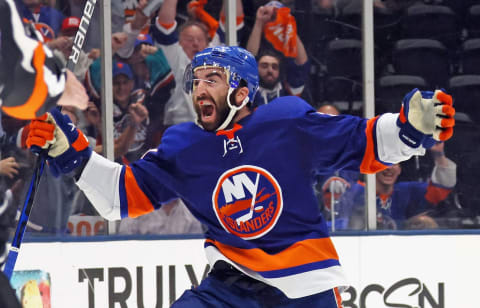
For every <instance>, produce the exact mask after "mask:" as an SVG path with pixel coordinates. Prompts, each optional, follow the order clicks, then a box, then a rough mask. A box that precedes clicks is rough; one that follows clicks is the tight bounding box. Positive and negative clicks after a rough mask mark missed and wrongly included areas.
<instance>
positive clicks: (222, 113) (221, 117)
mask: <svg viewBox="0 0 480 308" xmlns="http://www.w3.org/2000/svg"><path fill="white" fill-rule="evenodd" d="M210 99H211V100H212V101H213V102H214V104H215V108H216V109H217V115H218V121H217V122H216V123H215V128H214V129H212V130H210V129H207V128H206V127H205V125H204V123H203V122H202V111H201V109H200V107H198V106H197V105H194V108H195V112H196V114H197V122H198V123H199V124H200V125H202V127H203V128H204V129H205V130H207V131H215V130H216V129H217V128H218V127H220V125H222V124H223V122H225V120H226V119H227V117H228V114H229V112H230V108H229V107H228V105H225V106H224V107H225V108H221V107H220V105H219V104H217V101H215V100H214V99H213V98H212V97H210Z"/></svg>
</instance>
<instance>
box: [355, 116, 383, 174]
mask: <svg viewBox="0 0 480 308" xmlns="http://www.w3.org/2000/svg"><path fill="white" fill-rule="evenodd" d="M377 119H378V116H377V117H375V118H372V119H370V120H368V121H367V126H366V128H365V135H366V138H367V146H366V148H365V154H364V155H363V160H362V164H361V165H360V172H362V173H376V172H379V171H382V170H383V169H385V168H387V167H388V166H387V165H385V164H383V163H381V162H380V161H379V160H377V157H378V155H377V153H376V152H377V149H376V136H375V128H376V123H377Z"/></svg>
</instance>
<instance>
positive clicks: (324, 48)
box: [0, 0, 480, 234]
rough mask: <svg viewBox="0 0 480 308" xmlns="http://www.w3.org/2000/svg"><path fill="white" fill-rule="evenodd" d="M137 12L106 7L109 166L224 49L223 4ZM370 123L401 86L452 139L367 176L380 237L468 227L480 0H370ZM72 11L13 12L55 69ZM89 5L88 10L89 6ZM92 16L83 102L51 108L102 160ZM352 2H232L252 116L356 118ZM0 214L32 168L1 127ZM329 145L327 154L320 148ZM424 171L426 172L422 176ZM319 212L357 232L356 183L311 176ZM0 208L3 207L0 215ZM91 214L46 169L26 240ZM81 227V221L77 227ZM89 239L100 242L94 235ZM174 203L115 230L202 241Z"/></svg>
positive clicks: (28, 7)
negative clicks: (203, 59) (421, 98)
mask: <svg viewBox="0 0 480 308" xmlns="http://www.w3.org/2000/svg"><path fill="white" fill-rule="evenodd" d="M148 2H149V0H138V1H137V0H132V1H129V0H122V1H120V0H112V1H111V7H112V50H113V54H114V58H113V67H112V77H113V84H112V86H113V104H114V105H113V106H114V111H113V113H114V114H113V116H114V119H113V121H114V157H115V160H116V161H117V162H120V163H123V164H129V163H130V162H132V161H134V160H136V159H138V158H140V157H141V156H142V155H143V154H144V153H145V152H146V151H147V150H148V149H151V148H155V147H156V146H158V144H159V143H160V142H161V137H162V134H163V132H164V131H165V129H167V128H168V127H169V126H171V125H174V124H178V123H182V122H185V121H195V120H196V114H195V111H194V109H193V105H192V103H191V99H190V97H189V96H188V95H187V94H186V93H185V92H184V90H183V73H184V71H185V68H186V67H187V65H188V64H189V63H190V60H191V59H192V57H193V56H194V54H195V53H197V52H199V51H201V50H203V49H204V48H206V47H208V46H217V45H222V44H224V43H225V19H226V18H225V3H224V2H225V1H222V0H210V1H207V0H192V1H186V0H164V1H163V4H162V5H161V7H160V8H159V9H158V10H157V11H155V12H153V13H152V14H151V15H150V16H146V15H145V13H144V8H145V7H146V6H147V4H148ZM372 2H373V5H374V35H375V76H376V80H375V82H376V92H375V93H376V98H375V108H376V114H380V113H384V112H398V111H399V110H400V107H401V101H402V98H403V96H404V95H405V94H406V93H408V92H409V91H410V90H412V89H413V88H419V89H420V90H433V89H435V88H444V89H446V91H447V92H449V93H451V94H452V95H453V97H454V100H455V103H454V104H455V107H456V110H457V115H456V121H457V126H456V132H455V134H454V137H453V138H452V140H451V141H449V142H447V143H446V144H443V143H441V144H436V145H434V146H433V147H432V148H431V149H430V151H429V152H430V155H427V156H426V157H422V158H419V157H414V158H412V159H411V160H410V161H407V162H405V163H402V165H394V166H391V167H390V168H388V169H387V170H385V171H383V172H380V173H378V174H377V175H376V185H377V223H378V228H379V229H424V228H476V227H478V226H480V220H479V219H478V217H480V191H479V190H478V189H476V186H475V181H476V179H477V178H478V176H479V175H480V159H479V158H478V157H480V155H479V154H480V147H479V146H478V144H480V130H479V129H478V128H479V121H480V103H479V101H480V22H479V21H478V20H480V18H479V17H480V1H474V0H421V1H414V0H409V1H395V0H384V1H380V0H375V1H372ZM84 3H85V1H84V0H58V1H55V0H16V4H17V6H18V8H19V12H20V13H21V15H22V17H23V19H24V21H25V22H28V23H32V24H33V25H34V26H35V28H36V29H37V30H38V31H39V32H40V33H41V35H42V37H43V39H44V41H45V42H46V44H47V45H48V46H49V47H50V48H51V49H52V50H53V52H54V53H55V54H57V56H58V58H59V59H60V60H61V61H63V62H64V63H66V61H67V59H68V56H69V54H70V52H71V50H72V45H73V38H74V35H75V33H76V32H77V30H78V28H79V27H80V23H81V20H80V18H81V16H82V11H83V5H84ZM99 5H101V4H100V2H97V4H96V6H99ZM99 11H100V10H99V9H97V10H96V11H95V13H94V16H93V18H92V21H91V25H90V28H89V30H88V34H87V39H86V42H85V45H84V49H83V51H82V52H81V54H80V59H79V64H78V65H77V66H76V67H75V70H74V74H75V76H76V77H77V78H78V79H79V80H81V81H82V82H84V84H85V86H86V88H87V90H88V94H89V97H90V102H89V105H88V108H87V109H86V110H85V111H79V110H75V109H74V108H63V112H65V113H67V114H68V115H69V116H70V118H71V119H72V121H73V122H74V123H75V124H76V125H77V126H79V127H80V128H81V129H82V131H83V132H84V133H85V134H86V135H87V137H88V138H89V139H90V143H91V144H92V146H93V147H94V151H96V152H98V153H102V151H103V148H102V140H103V132H102V125H101V117H102V110H101V95H100V93H101V88H102V84H101V63H100V40H101V37H100V17H99ZM361 12H362V1H361V0H308V1H300V0H297V1H262V0H236V13H237V15H236V27H237V28H236V29H237V41H238V44H239V45H240V46H243V47H245V48H246V49H247V50H249V51H250V52H251V53H252V54H253V55H254V56H255V57H256V58H257V62H258V69H259V76H260V89H259V91H258V92H257V94H256V97H255V99H254V101H253V103H252V108H257V107H259V106H261V105H264V104H268V103H269V102H270V101H272V100H273V99H275V98H277V97H279V96H285V95H296V96H300V97H302V98H304V99H305V100H306V101H307V102H309V103H310V104H311V105H312V106H314V107H315V108H316V109H317V110H318V111H319V112H322V113H328V114H332V115H340V114H354V115H361V114H362V109H363V102H362V61H361V53H362V41H361V40H362V30H361ZM1 124H2V125H1V130H0V134H1V144H0V146H1V148H0V150H1V153H0V154H1V157H0V189H1V190H2V192H3V194H2V199H3V201H2V200H0V203H1V204H3V203H5V202H10V203H12V204H14V205H13V207H15V206H16V207H20V206H21V203H22V202H23V198H24V196H25V191H26V189H27V184H28V182H29V179H30V176H31V171H32V166H33V157H32V154H31V153H30V152H29V151H28V150H26V149H25V137H26V134H27V133H28V132H27V131H26V130H27V128H28V126H26V125H27V124H28V123H27V122H25V121H20V120H16V119H13V118H10V117H8V116H6V115H2V119H1ZM326 146H328V145H326ZM432 170H433V171H432ZM316 179H317V182H316V183H315V184H314V185H315V187H316V188H317V189H316V190H317V192H318V200H319V207H320V208H321V210H322V211H323V214H324V218H325V219H326V220H328V221H329V222H330V225H331V226H332V229H334V230H363V229H364V228H365V224H364V222H365V219H364V212H365V201H364V193H363V192H364V183H363V180H364V179H363V177H362V175H360V174H358V173H356V172H349V171H343V170H340V171H338V172H336V173H335V174H329V175H325V174H322V175H318V176H316ZM0 208H1V207H0ZM90 216H96V212H95V210H94V209H93V207H92V206H91V205H90V204H89V202H88V200H87V199H86V198H85V197H84V196H83V193H81V192H80V191H79V190H78V189H77V188H76V186H75V184H74V180H73V179H72V178H71V177H67V176H62V177H61V178H60V179H59V178H56V177H54V176H53V175H52V174H50V173H49V171H47V172H46V173H45V176H44V178H43V180H42V182H41V185H40V188H39V192H38V193H37V204H36V205H35V206H34V209H33V212H32V216H31V222H30V225H29V227H30V229H29V230H30V231H37V232H39V233H43V234H65V233H75V232H74V230H72V228H71V227H70V228H69V224H68V221H69V218H70V217H90ZM85 219H86V218H85ZM98 232H99V233H102V232H105V229H102V228H100V230H98ZM201 232H202V226H201V225H200V224H199V223H198V222H197V221H196V220H195V219H194V218H193V216H192V215H191V214H190V213H189V212H188V210H186V208H185V205H184V204H183V201H182V200H180V199H177V200H172V201H171V202H169V203H168V204H165V205H164V206H162V208H161V209H160V210H157V211H155V212H153V213H151V214H148V215H146V216H145V217H140V218H137V219H126V220H122V222H121V223H120V224H119V226H118V233H120V234H172V233H201Z"/></svg>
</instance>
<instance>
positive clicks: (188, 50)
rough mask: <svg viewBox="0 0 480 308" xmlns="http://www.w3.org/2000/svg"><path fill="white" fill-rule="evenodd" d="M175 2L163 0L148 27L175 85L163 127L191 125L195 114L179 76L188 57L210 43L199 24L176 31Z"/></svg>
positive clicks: (240, 17) (190, 22) (239, 8)
mask: <svg viewBox="0 0 480 308" xmlns="http://www.w3.org/2000/svg"><path fill="white" fill-rule="evenodd" d="M177 2H178V1H177V0H165V1H164V2H163V4H162V7H161V8H160V10H159V11H158V17H157V19H156V22H155V26H154V27H152V36H153V38H154V41H155V43H156V44H157V46H159V47H160V48H161V49H162V50H163V52H164V54H165V56H166V58H167V60H168V63H169V64H170V67H171V68H172V70H173V74H174V76H175V82H176V86H175V90H174V92H173V94H172V97H171V98H170V100H169V101H168V102H167V105H166V107H165V116H164V125H165V126H170V125H173V124H178V123H181V122H188V121H195V119H196V114H195V111H194V109H193V105H192V103H191V99H190V97H189V96H188V95H187V94H186V93H185V92H184V91H183V74H184V71H185V68H186V67H187V65H188V64H190V60H191V59H192V57H193V56H194V55H195V54H196V53H197V52H199V51H201V50H203V49H205V48H206V47H207V46H208V45H209V42H210V36H209V29H208V27H207V25H205V23H204V22H202V21H199V20H188V21H187V22H185V23H184V24H183V25H182V26H181V27H180V28H179V29H178V31H177V21H176V20H175V17H176V14H177ZM200 9H201V5H200V6H198V7H196V8H195V9H193V8H192V9H191V11H192V14H195V13H193V12H194V11H198V10H200ZM238 21H240V23H238ZM241 28H243V6H242V5H241V1H240V0H237V31H240V30H239V29H241ZM221 29H222V26H221V23H220V26H219V28H218V29H217V32H218V31H222V30H221ZM219 36H220V37H221V36H222V35H219ZM239 37H240V36H239ZM219 40H220V39H219Z"/></svg>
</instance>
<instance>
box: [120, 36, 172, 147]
mask: <svg viewBox="0 0 480 308" xmlns="http://www.w3.org/2000/svg"><path fill="white" fill-rule="evenodd" d="M126 61H127V63H128V64H129V65H130V66H131V68H132V70H133V74H134V76H135V84H136V86H135V87H136V88H141V89H145V91H146V101H145V106H146V107H147V109H148V112H149V114H150V119H152V121H151V123H150V125H149V135H151V136H152V144H150V145H149V147H156V146H158V144H159V142H160V137H161V135H162V133H163V131H164V129H165V126H164V125H163V123H164V117H165V116H164V114H165V106H166V104H167V102H168V100H169V99H170V98H171V96H172V93H173V91H174V89H175V77H174V75H173V72H172V69H171V68H170V65H169V64H168V61H167V59H166V58H165V55H164V53H163V51H162V49H160V48H157V47H155V46H153V40H152V38H151V36H150V35H148V34H139V35H138V37H137V39H136V40H135V44H134V52H133V54H132V56H131V57H130V58H128V59H126Z"/></svg>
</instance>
